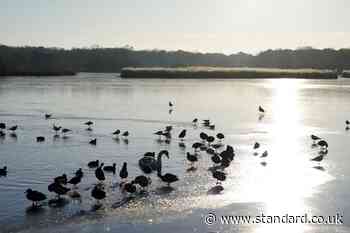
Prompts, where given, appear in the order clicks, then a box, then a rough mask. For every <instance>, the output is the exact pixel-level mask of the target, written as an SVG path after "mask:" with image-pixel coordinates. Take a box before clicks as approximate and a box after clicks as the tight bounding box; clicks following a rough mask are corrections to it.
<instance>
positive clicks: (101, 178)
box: [95, 163, 106, 181]
mask: <svg viewBox="0 0 350 233" xmlns="http://www.w3.org/2000/svg"><path fill="white" fill-rule="evenodd" d="M103 165H104V164H103V163H101V165H100V166H99V167H98V168H96V170H95V176H96V178H97V179H98V180H99V181H104V180H105V179H106V177H105V173H104V172H103V170H102V168H103Z"/></svg>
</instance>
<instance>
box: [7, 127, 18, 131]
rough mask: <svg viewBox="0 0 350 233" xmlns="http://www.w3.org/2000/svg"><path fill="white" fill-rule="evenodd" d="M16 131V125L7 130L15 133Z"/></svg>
mask: <svg viewBox="0 0 350 233" xmlns="http://www.w3.org/2000/svg"><path fill="white" fill-rule="evenodd" d="M17 129H18V125H14V126H12V127H10V128H9V130H10V131H12V132H15V131H16V130H17Z"/></svg>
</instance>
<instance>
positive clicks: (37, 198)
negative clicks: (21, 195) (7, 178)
mask: <svg viewBox="0 0 350 233" xmlns="http://www.w3.org/2000/svg"><path fill="white" fill-rule="evenodd" d="M25 193H26V198H27V199H28V200H29V201H32V202H33V203H32V206H33V207H38V206H39V202H41V201H44V200H46V195H45V194H43V193H41V192H39V191H35V190H32V189H27V190H26V191H25Z"/></svg>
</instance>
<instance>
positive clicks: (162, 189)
mask: <svg viewBox="0 0 350 233" xmlns="http://www.w3.org/2000/svg"><path fill="white" fill-rule="evenodd" d="M172 191H174V188H173V187H171V186H163V187H159V188H157V189H156V194H157V195H166V194H169V193H171V192H172Z"/></svg>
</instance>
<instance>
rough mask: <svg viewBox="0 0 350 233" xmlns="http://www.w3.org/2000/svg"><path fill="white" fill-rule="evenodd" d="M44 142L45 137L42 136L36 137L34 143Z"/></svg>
mask: <svg viewBox="0 0 350 233" xmlns="http://www.w3.org/2000/svg"><path fill="white" fill-rule="evenodd" d="M44 141H45V137H44V136H39V137H36V142H44Z"/></svg>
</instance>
